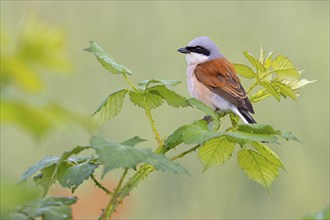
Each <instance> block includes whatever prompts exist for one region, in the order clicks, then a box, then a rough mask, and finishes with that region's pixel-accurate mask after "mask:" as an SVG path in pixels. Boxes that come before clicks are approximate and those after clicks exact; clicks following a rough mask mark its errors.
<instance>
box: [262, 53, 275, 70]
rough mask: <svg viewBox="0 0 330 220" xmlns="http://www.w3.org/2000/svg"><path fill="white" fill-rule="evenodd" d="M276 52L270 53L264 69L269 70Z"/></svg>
mask: <svg viewBox="0 0 330 220" xmlns="http://www.w3.org/2000/svg"><path fill="white" fill-rule="evenodd" d="M273 56H274V52H273V51H270V52H269V54H268V55H267V57H266V58H265V62H264V67H265V68H266V69H267V70H268V69H269V68H270V67H271V66H272V63H273Z"/></svg>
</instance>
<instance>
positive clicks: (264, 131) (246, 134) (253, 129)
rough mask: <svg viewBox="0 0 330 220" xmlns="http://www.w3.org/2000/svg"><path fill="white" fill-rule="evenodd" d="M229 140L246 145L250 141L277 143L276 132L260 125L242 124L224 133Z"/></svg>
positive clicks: (267, 126) (269, 127)
mask: <svg viewBox="0 0 330 220" xmlns="http://www.w3.org/2000/svg"><path fill="white" fill-rule="evenodd" d="M225 134H226V135H227V137H228V138H229V140H233V141H235V142H238V143H241V144H246V143H249V142H251V141H256V142H271V143H274V142H277V137H276V136H275V135H278V131H276V130H275V129H273V128H272V127H271V126H269V125H262V124H242V125H239V126H238V127H237V128H235V129H233V130H231V131H228V132H226V133H225Z"/></svg>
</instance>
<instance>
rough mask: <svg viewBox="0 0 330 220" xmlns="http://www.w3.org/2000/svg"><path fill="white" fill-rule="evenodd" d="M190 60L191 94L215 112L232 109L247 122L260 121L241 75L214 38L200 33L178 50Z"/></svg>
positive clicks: (189, 82) (188, 80) (188, 76)
mask: <svg viewBox="0 0 330 220" xmlns="http://www.w3.org/2000/svg"><path fill="white" fill-rule="evenodd" d="M178 52H180V53H183V54H185V57H186V61H187V72H186V74H187V85H188V90H189V93H190V96H192V97H193V98H195V99H197V100H199V101H201V102H203V103H204V104H206V105H207V106H209V107H210V108H212V109H213V110H214V111H220V112H230V111H231V112H233V113H234V114H236V115H237V116H239V117H240V118H241V119H242V121H243V122H244V123H245V124H255V123H257V122H256V121H255V120H254V119H253V117H252V116H251V115H250V113H252V114H254V110H253V106H252V104H251V102H250V100H249V98H248V97H247V95H246V92H245V90H244V88H243V86H242V84H241V82H240V79H239V78H238V76H237V74H236V71H235V68H234V65H233V64H232V63H231V62H230V61H228V60H227V59H226V58H225V57H224V55H223V54H222V53H221V52H220V50H219V48H218V46H217V45H216V44H215V43H213V41H212V40H211V39H210V38H208V37H206V36H201V37H197V38H195V39H193V40H192V41H190V42H189V43H188V45H187V46H185V47H182V48H180V49H178Z"/></svg>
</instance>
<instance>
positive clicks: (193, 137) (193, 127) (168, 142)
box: [164, 120, 220, 149]
mask: <svg viewBox="0 0 330 220" xmlns="http://www.w3.org/2000/svg"><path fill="white" fill-rule="evenodd" d="M218 135H220V134H219V133H216V132H213V131H210V129H209V127H208V123H207V122H206V121H204V120H199V121H195V122H194V123H192V124H190V125H183V126H181V127H179V128H178V129H176V130H175V131H174V132H173V133H172V134H171V135H169V136H168V138H166V139H165V141H164V145H165V147H166V148H168V149H172V148H175V147H176V146H178V145H179V144H181V143H185V144H201V143H203V142H205V141H207V140H209V139H211V138H214V137H216V136H218Z"/></svg>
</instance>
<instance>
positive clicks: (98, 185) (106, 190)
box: [90, 175, 113, 196]
mask: <svg viewBox="0 0 330 220" xmlns="http://www.w3.org/2000/svg"><path fill="white" fill-rule="evenodd" d="M90 177H91V179H92V180H93V182H94V183H95V185H96V186H97V187H99V188H100V189H102V190H103V191H104V192H105V193H106V194H108V195H110V196H112V195H113V193H112V192H111V191H110V190H108V189H107V188H105V187H104V186H103V185H102V184H101V183H100V182H99V181H98V180H97V179H96V178H95V176H94V175H91V176H90Z"/></svg>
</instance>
